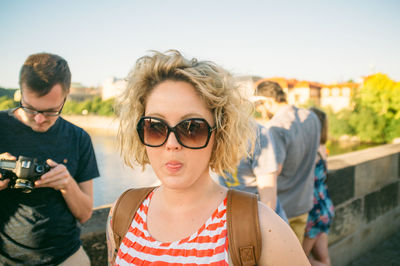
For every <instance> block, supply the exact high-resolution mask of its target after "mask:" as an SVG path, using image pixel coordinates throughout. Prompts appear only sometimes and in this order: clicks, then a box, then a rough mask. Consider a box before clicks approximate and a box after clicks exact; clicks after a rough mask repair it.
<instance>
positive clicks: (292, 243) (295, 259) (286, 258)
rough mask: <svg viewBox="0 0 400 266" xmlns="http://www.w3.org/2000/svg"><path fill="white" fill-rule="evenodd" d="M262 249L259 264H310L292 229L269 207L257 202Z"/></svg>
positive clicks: (283, 265) (281, 265) (289, 265)
mask: <svg viewBox="0 0 400 266" xmlns="http://www.w3.org/2000/svg"><path fill="white" fill-rule="evenodd" d="M258 213H259V220H260V229H261V238H262V249H261V257H260V261H259V263H258V264H259V265H280V266H285V265H288V266H291V265H310V263H309V261H308V259H307V257H306V255H305V253H304V251H303V248H302V246H301V245H300V242H299V240H298V239H297V237H296V235H295V234H294V233H293V231H292V229H291V228H290V227H289V225H288V224H286V223H285V222H284V221H283V220H282V219H280V218H279V216H278V215H277V214H276V213H275V212H273V211H272V210H271V209H269V208H267V207H266V206H264V205H263V204H262V203H260V202H259V204H258Z"/></svg>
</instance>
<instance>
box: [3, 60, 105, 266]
mask: <svg viewBox="0 0 400 266" xmlns="http://www.w3.org/2000/svg"><path fill="white" fill-rule="evenodd" d="M19 84H20V88H21V101H20V105H19V107H17V108H15V109H12V110H5V111H1V112H0V128H2V130H1V131H0V159H8V160H16V159H17V158H18V157H19V156H26V157H30V158H37V159H38V161H40V162H46V163H47V164H48V165H49V166H50V167H51V169H50V171H48V172H47V173H45V174H44V175H42V176H41V178H40V179H39V180H37V181H35V183H34V189H33V190H32V191H31V192H30V193H24V191H22V190H20V189H17V188H13V187H10V183H11V181H10V179H5V178H3V177H1V178H0V264H1V265H15V264H28V265H90V262H89V258H88V257H87V255H86V253H85V252H84V251H83V249H82V245H81V241H80V238H79V236H80V229H79V227H78V226H77V222H76V221H77V220H78V221H79V222H80V223H84V222H85V221H87V220H88V219H89V218H90V217H91V214H92V207H93V183H92V182H93V181H92V179H93V178H95V177H98V176H99V172H98V168H97V163H96V158H95V154H94V151H93V146H92V142H91V140H90V137H89V135H88V134H87V133H86V132H85V131H84V130H83V129H81V128H79V127H77V126H75V125H73V124H71V123H69V122H68V121H66V120H64V119H63V118H61V117H60V114H61V111H62V109H63V106H64V103H65V100H66V98H67V96H68V93H69V88H70V85H71V73H70V70H69V67H68V63H67V62H66V61H65V60H64V59H63V58H61V57H60V56H58V55H53V54H48V53H40V54H33V55H31V56H29V57H28V58H27V60H26V61H25V63H24V65H23V66H22V68H21V71H20V80H19Z"/></svg>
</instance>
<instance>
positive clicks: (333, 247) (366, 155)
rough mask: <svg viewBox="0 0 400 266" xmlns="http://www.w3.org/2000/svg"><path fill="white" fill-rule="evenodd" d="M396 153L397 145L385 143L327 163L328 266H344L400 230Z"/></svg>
mask: <svg viewBox="0 0 400 266" xmlns="http://www.w3.org/2000/svg"><path fill="white" fill-rule="evenodd" d="M399 153H400V144H387V145H382V146H378V147H374V148H369V149H365V150H361V151H356V152H351V153H347V154H343V155H338V156H334V157H331V158H329V160H328V168H329V172H328V176H329V177H328V187H329V192H330V195H331V198H332V200H333V203H334V205H335V208H336V216H335V219H334V221H333V224H332V227H331V232H330V234H329V252H330V255H331V260H332V265H347V264H348V263H349V262H351V261H352V260H354V259H355V258H357V257H358V256H360V255H361V254H362V253H364V252H366V251H368V250H369V249H371V248H373V247H375V246H376V245H378V244H379V243H380V242H382V241H383V240H384V239H386V238H387V237H388V236H389V235H391V234H392V233H393V232H396V231H397V230H398V229H399V228H400V184H399V183H400V178H399V177H400V155H399Z"/></svg>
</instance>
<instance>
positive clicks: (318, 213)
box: [303, 108, 334, 265]
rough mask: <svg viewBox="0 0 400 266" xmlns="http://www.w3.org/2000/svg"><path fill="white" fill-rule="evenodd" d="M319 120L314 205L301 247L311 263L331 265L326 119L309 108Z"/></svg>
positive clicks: (319, 112) (320, 113)
mask: <svg viewBox="0 0 400 266" xmlns="http://www.w3.org/2000/svg"><path fill="white" fill-rule="evenodd" d="M311 111H313V112H314V113H315V114H316V115H317V116H318V118H319V120H320V122H321V144H320V146H319V149H318V154H317V158H316V166H315V178H314V181H315V182H314V207H313V209H312V210H311V211H310V213H309V215H308V220H307V226H306V232H305V237H304V240H303V248H304V251H305V253H306V255H307V256H308V257H310V253H312V255H313V258H311V257H310V262H311V265H331V261H330V258H329V252H328V233H329V228H330V225H331V223H332V218H333V216H334V208H333V204H332V201H331V199H330V197H329V193H328V187H327V185H326V178H327V170H328V169H327V164H326V158H327V153H326V147H325V143H326V141H327V138H328V121H327V116H326V114H325V113H324V112H323V111H321V110H319V109H317V108H311Z"/></svg>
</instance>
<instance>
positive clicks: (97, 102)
mask: <svg viewBox="0 0 400 266" xmlns="http://www.w3.org/2000/svg"><path fill="white" fill-rule="evenodd" d="M63 113H64V114H94V115H102V116H113V115H114V99H113V98H111V99H108V100H106V101H102V100H101V98H100V97H95V98H93V99H89V100H85V101H83V102H76V101H72V100H68V101H67V102H66V103H65V106H64V109H63Z"/></svg>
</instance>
